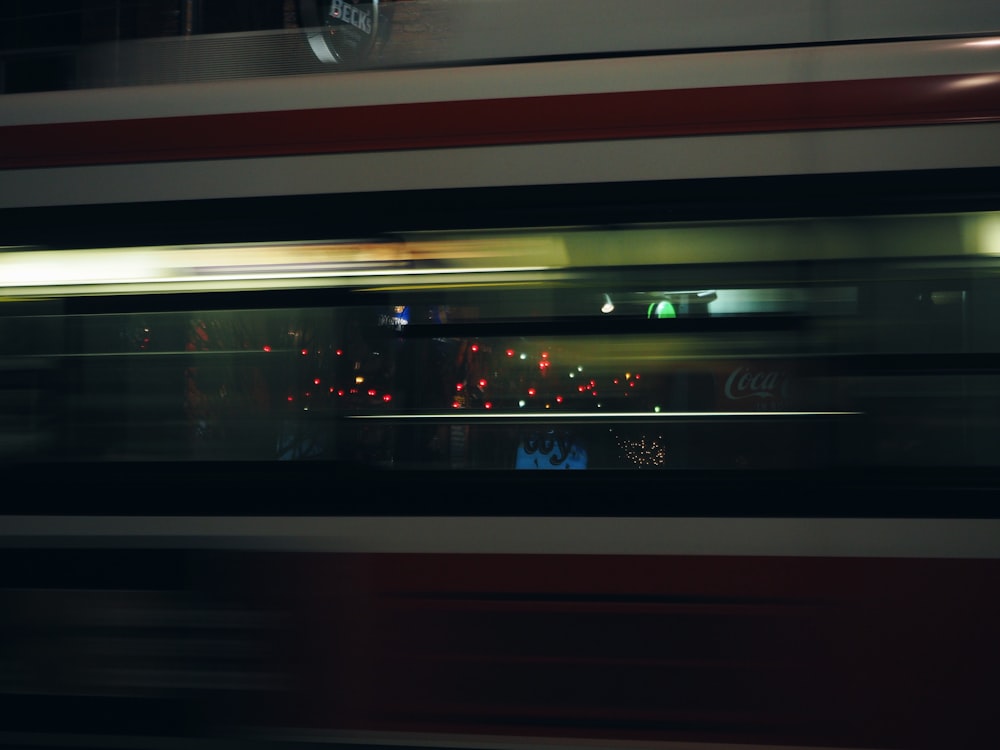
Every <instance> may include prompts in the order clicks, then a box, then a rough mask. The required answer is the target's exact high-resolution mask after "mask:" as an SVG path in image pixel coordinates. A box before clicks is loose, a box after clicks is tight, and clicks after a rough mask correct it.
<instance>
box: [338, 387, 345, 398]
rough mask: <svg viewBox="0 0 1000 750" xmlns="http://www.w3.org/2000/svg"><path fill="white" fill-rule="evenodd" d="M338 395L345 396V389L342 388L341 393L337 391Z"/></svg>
mask: <svg viewBox="0 0 1000 750" xmlns="http://www.w3.org/2000/svg"><path fill="white" fill-rule="evenodd" d="M337 395H338V396H343V395H344V389H343V388H341V389H340V390H339V391H337Z"/></svg>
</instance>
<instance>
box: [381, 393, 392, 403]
mask: <svg viewBox="0 0 1000 750" xmlns="http://www.w3.org/2000/svg"><path fill="white" fill-rule="evenodd" d="M382 400H383V401H385V402H386V403H389V402H390V401H392V394H391V393H383V394H382Z"/></svg>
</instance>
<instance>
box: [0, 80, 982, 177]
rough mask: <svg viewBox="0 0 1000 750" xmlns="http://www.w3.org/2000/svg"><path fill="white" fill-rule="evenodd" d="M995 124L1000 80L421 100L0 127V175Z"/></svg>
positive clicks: (829, 83)
mask: <svg viewBox="0 0 1000 750" xmlns="http://www.w3.org/2000/svg"><path fill="white" fill-rule="evenodd" d="M996 120H1000V76H997V75H992V74H991V75H987V74H976V75H942V76H920V77H911V78H889V79H873V80H854V81H823V82H815V83H783V84H768V85H753V86H720V87H714V88H698V89H674V90H664V91H636V92H612V93H594V94H571V95H559V96H540V97H512V98H503V99H483V100H471V101H446V102H420V103H407V104H385V105H372V106H358V107H341V108H324V109H300V110H285V111H275V112H246V113H237V114H218V115H199V116H177V117H157V118H145V119H129V120H112V121H102V122H65V123H47V124H39V125H13V126H7V127H2V128H0V169H19V168H20V169H23V168H36V167H57V166H75V165H95V164H128V163H139V162H164V161H186V160H198V159H225V158H248V157H268V156H294V155H308V154H340V153H358V152H371V151H396V150H403V149H428V148H456V147H463V146H502V145H513V144H530V143H557V142H573V141H600V140H617V139H629V138H660V137H674V136H691V135H712V134H739V133H763V132H787V131H802V130H819V129H842V128H871V127H890V126H891V127H902V126H914V125H937V124H950V123H964V122H984V121H996Z"/></svg>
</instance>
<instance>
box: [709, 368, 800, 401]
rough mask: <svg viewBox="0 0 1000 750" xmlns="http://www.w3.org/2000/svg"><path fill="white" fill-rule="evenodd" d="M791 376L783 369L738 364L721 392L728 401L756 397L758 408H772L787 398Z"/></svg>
mask: <svg viewBox="0 0 1000 750" xmlns="http://www.w3.org/2000/svg"><path fill="white" fill-rule="evenodd" d="M790 380H791V378H790V377H789V375H788V373H787V372H786V371H784V370H764V369H756V368H753V367H746V366H740V367H737V368H736V369H734V370H733V371H732V372H731V373H729V377H728V378H726V385H725V387H724V388H723V393H724V394H725V397H726V399H727V400H729V401H746V400H747V399H756V404H755V405H756V406H757V408H758V409H773V408H775V407H776V405H777V403H778V401H779V400H783V399H786V398H788V391H789V381H790Z"/></svg>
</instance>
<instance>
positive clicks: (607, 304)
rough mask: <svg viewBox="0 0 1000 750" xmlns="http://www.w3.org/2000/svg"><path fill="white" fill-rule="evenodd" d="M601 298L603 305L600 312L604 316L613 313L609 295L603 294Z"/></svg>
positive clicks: (613, 308) (612, 304)
mask: <svg viewBox="0 0 1000 750" xmlns="http://www.w3.org/2000/svg"><path fill="white" fill-rule="evenodd" d="M603 297H604V304H602V305H601V312H602V313H605V314H607V313H610V312H614V311H615V303H614V302H612V301H611V297H610V295H607V294H605V295H603Z"/></svg>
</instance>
